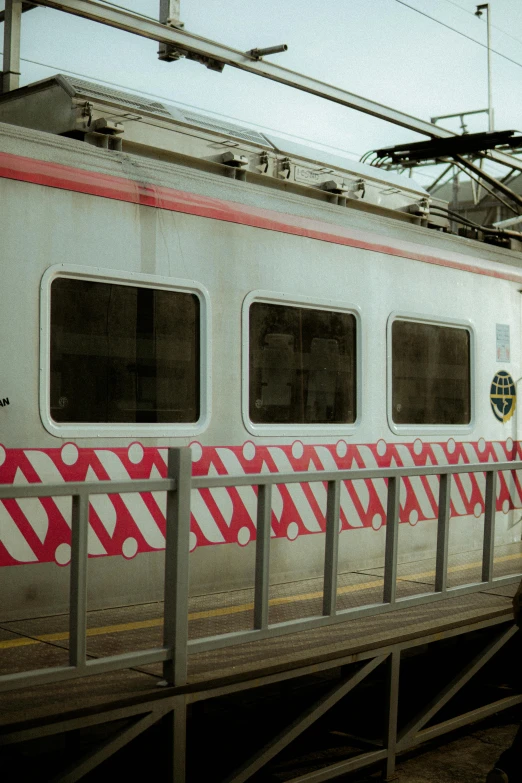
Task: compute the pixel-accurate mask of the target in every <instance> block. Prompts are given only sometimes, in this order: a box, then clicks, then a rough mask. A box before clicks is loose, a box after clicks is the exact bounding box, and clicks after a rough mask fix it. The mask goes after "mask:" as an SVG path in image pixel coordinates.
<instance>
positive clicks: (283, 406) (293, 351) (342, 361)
mask: <svg viewBox="0 0 522 783" xmlns="http://www.w3.org/2000/svg"><path fill="white" fill-rule="evenodd" d="M249 321H250V353H249V362H250V368H249V369H250V372H249V378H250V381H249V412H250V420H251V421H252V422H253V423H256V424H274V423H292V424H339V423H350V424H351V423H353V422H355V418H356V410H355V408H356V371H355V331H356V329H355V317H354V316H353V315H352V314H351V313H343V312H336V311H335V312H334V311H331V310H315V309H311V308H307V307H291V306H288V305H279V304H272V303H268V302H254V303H253V304H252V305H251V307H250V311H249Z"/></svg>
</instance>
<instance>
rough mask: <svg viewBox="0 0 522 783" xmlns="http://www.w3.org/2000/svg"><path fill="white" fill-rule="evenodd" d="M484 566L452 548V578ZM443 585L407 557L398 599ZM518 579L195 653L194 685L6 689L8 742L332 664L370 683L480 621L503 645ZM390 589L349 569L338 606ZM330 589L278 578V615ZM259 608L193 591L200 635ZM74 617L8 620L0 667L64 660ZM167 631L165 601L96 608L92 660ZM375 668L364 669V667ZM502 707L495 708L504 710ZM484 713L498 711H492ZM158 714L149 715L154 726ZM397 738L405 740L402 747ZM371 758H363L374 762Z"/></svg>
mask: <svg viewBox="0 0 522 783" xmlns="http://www.w3.org/2000/svg"><path fill="white" fill-rule="evenodd" d="M521 563H522V544H520V543H517V544H512V545H509V546H506V547H502V548H501V547H498V548H497V550H496V558H495V576H505V575H507V574H510V573H516V572H517V571H519V570H520V566H521ZM480 567H481V562H480V557H476V556H474V555H473V553H471V554H468V555H456V556H452V557H450V561H449V567H448V577H449V579H450V580H451V583H452V584H464V583H470V582H473V581H474V580H477V579H478V575H479V573H480ZM433 581H434V562H432V561H431V560H423V561H418V562H414V563H406V564H402V565H400V566H399V567H398V577H397V590H398V597H401V596H406V595H412V594H418V593H422V592H430V591H432V590H433ZM516 587H517V585H516V584H511V585H505V586H501V587H498V586H493V587H488V588H486V589H484V590H481V591H479V592H474V593H469V594H465V595H460V596H455V597H452V598H447V599H445V600H443V601H439V602H437V603H430V604H421V605H417V606H413V607H409V608H403V609H399V610H397V611H394V612H390V613H388V614H382V615H377V616H370V617H360V618H357V619H350V620H348V621H346V622H340V623H337V624H334V625H330V626H328V627H323V628H312V629H310V630H307V631H300V632H298V633H293V634H288V635H285V636H279V637H275V638H269V639H264V640H261V641H258V642H249V643H243V644H237V645H234V646H233V647H228V648H227V649H224V650H219V649H218V650H212V651H209V652H199V653H195V654H192V655H190V656H189V667H188V672H189V676H188V682H187V684H186V685H184V686H183V687H179V688H160V687H158V683H159V682H160V681H161V680H162V669H161V664H152V665H148V666H142V667H137V668H134V669H130V670H124V671H120V672H114V673H112V674H105V675H96V676H91V677H84V678H81V679H76V680H72V681H68V682H65V683H58V684H53V685H41V686H39V687H37V688H31V689H17V690H14V691H11V692H7V693H4V694H2V697H1V700H0V744H9V743H10V742H18V741H22V740H24V739H30V738H34V737H39V736H45V735H51V734H53V733H56V732H60V731H67V730H69V728H70V727H76V726H85V725H93V724H95V723H103V722H104V721H107V720H114V719H115V718H114V716H115V715H118V716H132V715H136V716H143V714H146V715H149V718H150V716H153V718H154V720H157V719H158V715H159V716H160V717H161V715H163V714H164V713H165V712H168V710H169V709H170V710H173V709H174V710H175V709H176V707H177V708H178V709H181V707H180V705H182V710H183V712H184V711H185V710H186V708H187V706H188V705H189V704H191V703H194V702H196V701H201V700H205V699H210V698H214V697H216V696H220V695H223V694H230V693H233V692H237V691H248V690H249V689H252V688H258V687H260V686H262V685H264V684H270V683H275V682H281V681H283V680H291V679H294V678H297V677H303V676H306V675H310V674H312V673H317V672H321V671H327V670H329V669H333V668H334V667H345V668H346V667H348V670H350V667H352V669H354V671H355V673H356V679H357V676H358V677H359V680H357V681H360V680H361V679H362V678H363V677H364V676H366V673H368V672H370V671H371V669H372V667H373V668H375V667H376V666H378V665H380V663H382V662H383V661H385V660H388V662H389V663H390V665H391V660H392V658H394V657H395V658H396V659H397V661H398V662H399V663H398V665H399V666H400V655H401V652H402V651H404V650H410V649H412V648H414V647H416V646H420V645H428V644H430V643H434V642H436V641H437V640H442V639H448V638H450V637H452V636H455V637H456V636H460V635H463V634H466V633H469V632H472V631H478V630H481V629H488V628H490V629H492V631H494V630H495V627H496V626H498V629H499V631H501V636H502V638H503V641H501V643H500V647H501V646H502V644H503V643H504V641H506V640H507V639H509V638H510V637H511V636H512V635H513V633H514V628H513V622H512V609H511V599H512V595H513V594H514V592H515V590H516ZM382 589H383V569H382V568H375V569H368V570H365V571H362V572H351V573H346V574H342V575H339V579H338V600H339V604H340V607H341V608H345V607H348V606H360V605H362V604H368V603H372V602H373V601H379V600H382ZM321 596H322V579H310V580H306V581H301V582H292V583H288V584H284V585H274V586H272V587H271V595H270V621H271V622H277V621H278V620H280V619H289V618H298V617H304V616H308V615H313V614H315V613H317V612H320V606H321ZM252 611H253V603H252V591H251V590H240V591H234V592H229V593H221V594H216V595H212V596H200V597H195V598H192V599H191V604H190V615H189V630H190V636H191V638H197V637H202V636H207V635H209V634H219V633H226V632H230V631H231V630H237V629H240V628H243V627H248V625H249V624H251V621H252ZM67 623H68V618H67V615H59V616H55V617H46V618H39V619H30V620H25V621H23V620H20V621H13V622H8V623H2V624H1V625H0V674H4V673H8V672H14V671H24V670H25V671H27V670H31V669H37V668H40V667H43V666H59V665H66V664H67V661H68V644H69V640H68V631H67V627H68V626H67ZM162 630H163V629H162V605H161V604H159V603H154V604H144V605H139V606H132V607H125V608H118V609H107V610H103V611H93V612H89V615H88V631H87V641H88V648H87V652H88V656H89V657H98V656H102V655H112V654H118V653H123V652H129V651H135V650H141V649H146V648H149V647H152V646H156V645H160V644H161V640H162ZM504 637H505V638H504ZM497 646H498V643H497ZM500 647H499V649H500ZM492 649H493V648H492ZM485 654H486V659H485V660H487V659H489V658H488V657H487V656H489V657H491V655H492V654H494V651H493V652H487V651H486V653H485ZM365 666H366V669H365V670H364V672H363V673H362V674H359V675H357V672H359V673H360V672H361V671H362V670H363V669H364V667H365ZM361 667H362V668H361ZM396 676H397V677H398V669H397V672H396ZM469 676H472V675H469ZM466 677H468V675H466ZM349 679H350V678H349ZM352 679H353V678H352ZM468 679H469V677H468ZM390 683H392V680H390ZM355 684H357V682H355ZM354 687H355V686H354ZM396 687H397V688H398V683H397V684H396ZM349 689H350V687H348V690H349ZM339 698H340V697H339ZM519 700H520V699H519V697H513V696H512V697H510V699H508V702H509V703H507V702H506V705H505V706H512V705H513V704H514V703H518V701H519ZM503 706H504V705H497V707H496V709H501V708H502V707H503ZM493 709H495V708H493ZM155 713H157V714H156V715H155V716H154V714H155ZM486 714H491V709H490V711H489V713H487V711H486ZM153 718H150V722H154V720H153ZM141 720H143V717H141ZM417 733H418V732H417ZM397 742H398V739H397V738H396V739H395V743H396V745H397ZM403 744H404V743H403ZM397 749H398V747H397V748H395V750H394V753H395V752H396V751H397ZM387 752H388V749H387V748H386V744H385V745H384V746H383V750H380V751H374V752H373V757H372V754H371V753H370V754H363V756H364V755H366V756H367V757H368V758H367V759H366V763H372V758H373V760H374V761H378V760H379V759H383V760H384V759H385V758H386V754H387ZM375 753H377V756H375ZM379 754H380V756H379ZM269 755H270V754H269ZM363 756H362V757H360V758H362V762H361V763H360V764H359V766H363V765H364V762H365V759H364V758H363ZM354 763H355V762H353V760H352V767H350V766H348V767H346V771H350V769H351V768H353V769H355V768H357V766H353V764H354ZM256 768H257V767H256ZM325 774H326V773H325ZM336 774H339V773H336ZM332 776H333V773H332ZM178 777H179V775H178ZM77 779H80V778H79V777H78V776H76V777H74V775H73V776H72V777H70V776H69V777H64V778H63V780H77ZM236 779H237V781H240V780H248V779H249V778H248V776H247V777H244V775H243V777H241V776H240V777H237V778H230V780H234V781H235V780H236ZM321 779H322V780H327V779H329V778H328V777H322V778H321ZM57 780H62V778H57ZM304 780H308V778H303V781H304ZM310 780H314V778H310Z"/></svg>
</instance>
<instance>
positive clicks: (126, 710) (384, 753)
mask: <svg viewBox="0 0 522 783" xmlns="http://www.w3.org/2000/svg"><path fill="white" fill-rule="evenodd" d="M478 631H487V632H488V634H489V638H488V640H487V641H486V643H485V644H484V646H483V648H482V649H481V650H480V652H479V653H478V654H477V655H476V656H475V658H474V659H473V660H472V661H471V662H468V663H466V665H465V666H464V667H463V668H462V670H461V671H459V672H457V674H456V675H455V676H454V677H453V679H452V680H451V681H450V682H449V684H447V685H445V686H444V687H443V688H442V689H441V690H440V692H439V693H438V694H437V695H436V696H435V697H434V698H431V699H430V701H429V702H428V703H427V704H426V705H425V706H424V707H423V708H422V709H421V710H420V712H418V713H417V714H414V715H412V716H409V717H408V718H407V719H406V720H404V719H402V721H401V723H402V725H399V721H398V715H399V704H400V702H401V671H402V666H403V663H402V661H403V657H404V654H405V653H406V654H407V653H408V652H410V651H412V650H413V649H414V648H415V647H419V646H424V645H430V644H434V643H437V642H441V641H443V640H447V639H450V638H452V637H453V638H456V637H459V638H460V639H461V640H463V641H466V636H467V634H470V633H473V634H476V633H477V632H478ZM516 633H517V628H516V626H514V625H513V623H512V622H506V619H505V618H504V619H503V620H502V618H496V619H490V620H487V621H481V622H474V623H472V624H470V625H467V626H465V627H461V628H453V629H448V630H447V631H446V632H438V633H432V634H426V635H424V636H422V635H421V636H417V637H416V638H414V639H411V640H410V641H404V642H401V643H399V644H389V645H386V646H384V647H381V648H378V649H373V650H368V651H366V652H364V653H360V654H358V655H357V656H349V655H348V656H346V655H344V656H343V655H337V656H335V657H333V658H331V659H329V660H325V661H322V662H320V663H318V664H316V665H311V666H310V665H308V666H301V667H297V668H289V669H286V670H282V671H278V672H275V673H274V674H268V675H265V676H256V673H255V672H252V677H251V678H249V677H248V676H245V677H243V679H242V680H241V681H240V682H230V683H228V684H227V683H214V684H212V683H209V687H205V684H204V683H200V684H199V685H198V686H197V687H194V686H191V685H190V684H189V685H187V686H185V687H184V688H171V687H166V688H161V689H159V688H158V689H157V692H156V693H154V694H153V696H152V697H151V696H150V695H149V696H148V697H146V698H143V697H141V699H140V698H139V697H136V698H134V699H128V700H127V703H120V704H114V703H113V704H106V705H103V706H102V707H100V708H99V709H98V710H94V711H93V710H92V709H89V710H83V711H82V710H78V711H76V712H73V713H70V714H68V715H63V716H60V717H56V719H53V717H52V715H50V716H49V719H48V720H47V721H45V722H42V723H40V725H27V726H24V725H20V724H18V726H12V727H11V728H9V727H7V726H6V727H4V730H3V731H2V732H0V746H4V747H5V746H7V745H13V744H16V743H24V742H27V741H30V740H34V739H39V738H40V739H41V738H44V737H47V738H48V737H50V736H52V735H60V734H66V733H68V732H71V731H75V730H77V729H87V728H89V727H93V726H100V725H106V726H107V731H108V737H107V738H106V739H104V740H103V741H102V742H100V743H99V744H98V745H97V746H96V747H95V748H94V749H92V750H91V751H90V753H87V754H85V755H84V756H82V757H81V758H80V759H79V760H78V761H77V762H76V763H75V764H74V765H72V766H70V767H68V768H67V769H65V770H63V771H61V772H60V773H59V774H58V775H56V777H55V778H54V779H53V781H52V783H73V782H74V781H78V780H81V778H82V777H84V776H85V775H86V774H88V773H89V772H92V770H94V769H96V768H98V767H99V766H100V765H101V764H102V763H103V762H105V761H107V760H108V759H109V758H110V757H111V756H112V755H113V754H114V753H115V752H116V751H118V750H120V749H121V748H123V747H124V746H125V745H127V744H128V743H130V742H131V741H132V740H133V739H135V738H136V737H138V736H139V735H140V734H143V732H145V731H146V730H147V729H149V728H151V727H153V726H155V725H157V724H158V723H159V722H160V721H161V722H162V723H163V725H164V729H165V737H166V741H165V742H164V743H162V745H161V747H162V753H163V754H164V757H163V769H164V770H166V772H165V776H164V777H161V778H158V779H159V780H163V779H164V780H166V781H167V780H168V781H172V780H174V781H176V783H184V782H185V781H187V783H194V781H195V778H194V777H193V776H191V774H190V770H189V772H188V773H187V770H186V734H187V708H188V707H189V706H190V705H193V704H196V703H200V702H204V701H209V700H212V699H216V698H218V697H223V696H230V695H231V694H234V693H238V692H243V693H245V694H246V695H248V697H249V698H251V697H252V696H253V695H254V693H255V691H256V690H257V689H258V688H261V687H262V686H267V685H269V686H271V685H274V684H275V683H283V682H285V681H286V682H287V683H293V684H294V685H295V684H297V683H302V682H303V678H306V676H307V675H310V674H315V673H318V672H323V673H325V672H328V671H329V670H330V671H331V672H332V674H334V671H333V670H338V669H339V670H340V671H341V676H340V679H338V681H337V682H336V683H335V685H334V686H333V687H331V686H330V687H329V689H328V690H327V691H326V692H325V693H323V694H322V695H321V696H320V697H319V698H315V699H313V700H312V702H311V703H310V704H309V706H308V707H307V708H305V709H303V710H301V711H300V712H299V714H298V715H297V717H295V718H294V719H293V720H291V721H290V722H289V723H288V725H287V726H286V727H285V728H283V729H282V730H279V731H278V732H276V733H275V734H274V736H273V737H272V739H270V740H268V741H266V739H265V741H264V744H263V746H262V747H261V748H258V749H257V750H256V752H255V753H254V754H253V755H252V756H251V757H250V758H248V759H246V760H245V761H244V762H242V763H241V764H240V766H239V767H237V768H236V769H235V770H233V771H229V772H228V773H227V774H226V775H225V776H224V777H223V776H222V775H220V776H219V777H216V778H215V780H216V781H218V780H220V781H222V783H245V782H246V781H248V780H250V779H251V778H252V776H254V775H255V774H256V773H258V772H259V771H260V770H262V769H263V768H264V767H265V766H266V765H267V764H268V763H269V762H271V761H272V760H273V759H274V758H275V757H276V756H277V754H279V753H280V752H281V751H282V750H284V749H285V748H286V747H287V746H288V745H289V744H290V743H291V742H293V741H294V740H295V739H296V738H298V737H299V736H300V735H301V734H302V733H303V732H304V731H305V730H306V729H308V728H310V727H311V726H313V725H314V724H316V722H317V721H318V720H320V719H321V718H322V717H323V716H324V715H325V714H326V713H327V712H328V711H330V710H332V709H333V708H334V707H335V706H336V705H338V704H339V703H340V701H341V699H344V698H346V697H348V696H349V695H350V694H351V693H352V692H353V691H354V690H355V689H356V688H357V686H358V685H360V684H361V683H362V682H363V681H366V680H367V679H368V678H370V677H371V675H372V674H373V673H374V672H375V671H376V670H377V669H378V668H379V667H381V666H384V667H386V672H385V677H384V687H385V689H386V693H385V700H384V703H385V704H386V705H387V706H386V714H385V715H384V718H385V720H384V726H383V737H382V742H380V743H376V742H374V741H372V740H365V739H364V738H359V740H360V746H361V747H362V748H363V751H362V752H361V753H359V754H357V755H355V756H351V757H349V758H346V759H343V760H340V761H339V760H337V761H336V762H335V763H334V764H327V765H326V766H324V767H322V768H320V769H317V768H315V769H314V770H313V771H308V772H305V773H304V774H299V775H298V776H297V777H293V778H292V779H291V780H292V783H320V781H327V780H331V779H333V778H336V777H338V776H339V775H341V774H347V773H349V772H354V771H356V770H359V769H363V768H366V767H370V766H376V765H378V766H380V767H381V770H382V774H383V778H384V779H386V780H389V781H391V780H395V779H397V778H396V775H395V764H396V758H397V755H398V754H400V753H402V752H404V751H406V750H409V749H411V748H413V747H415V746H417V745H419V744H420V743H422V742H425V741H427V740H429V739H433V738H435V737H438V736H440V735H442V734H444V733H446V732H449V731H452V730H454V729H456V728H461V727H462V726H465V725H467V724H470V723H474V722H476V721H478V720H481V719H483V718H486V717H488V716H490V715H492V714H494V713H496V712H499V711H501V710H504V709H507V708H510V707H513V706H516V705H518V704H521V703H522V695H518V694H514V695H511V696H509V697H507V698H503V699H500V700H496V701H493V702H491V703H488V704H485V705H482V706H479V707H475V708H474V709H472V710H468V711H466V712H463V713H462V714H458V715H454V716H452V717H451V718H450V719H446V720H444V721H441V722H440V723H436V724H432V725H430V726H427V724H428V723H429V722H430V721H432V720H433V718H434V717H435V715H436V714H437V713H438V712H439V711H440V710H441V709H442V708H443V707H444V706H445V705H446V704H447V703H448V702H449V701H450V699H452V698H453V697H454V696H455V695H456V694H457V693H459V691H460V690H461V689H462V688H463V687H464V685H466V683H468V682H469V681H470V680H471V679H472V678H473V677H474V676H475V675H476V674H477V673H478V672H479V671H480V670H481V669H482V667H483V666H484V665H485V664H486V663H488V662H489V661H490V660H491V659H492V658H493V657H494V656H495V655H496V654H497V653H499V652H500V651H501V650H502V649H503V648H504V645H505V644H506V643H507V642H509V641H510V640H511V639H512V638H513V637H514V635H515V634H516ZM491 636H493V638H491ZM474 644H475V641H474ZM340 667H343V668H340ZM336 676H337V675H336ZM237 709H240V707H238V705H237V702H236V705H235V710H237ZM117 721H120V722H121V721H126V723H125V725H123V726H119V727H117V729H116V730H112V731H111V730H110V725H111V724H115V722H117Z"/></svg>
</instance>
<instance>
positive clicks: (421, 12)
mask: <svg viewBox="0 0 522 783" xmlns="http://www.w3.org/2000/svg"><path fill="white" fill-rule="evenodd" d="M394 2H395V3H399V5H403V6H405V7H406V8H409V9H410V11H415V13H417V14H420V15H421V16H425V17H426V19H431V21H432V22H436V23H437V24H440V25H442V27H445V28H446V29H447V30H451V31H452V32H453V33H456V34H457V35H460V36H462V37H463V38H467V39H468V41H472V42H473V43H475V44H477V45H478V46H481V47H482V48H483V49H487V48H488V47H487V44H485V43H482V41H477V39H476V38H473V36H471V35H467V34H466V33H463V32H462V31H461V30H457V29H456V28H455V27H452V26H451V25H449V24H446V22H443V21H442V20H441V19H437V17H436V16H430V14H427V13H425V12H424V11H421V10H420V9H419V8H415V6H413V5H410V4H409V3H406V2H405V0H394ZM489 50H490V51H491V52H492V53H493V54H496V55H498V57H502V58H503V59H504V60H507V61H508V62H510V63H513V65H518V67H519V68H522V63H519V62H518V61H517V60H513V59H512V58H511V57H508V56H507V54H502V52H499V51H498V50H497V49H492V48H491V47H489Z"/></svg>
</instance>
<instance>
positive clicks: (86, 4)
mask: <svg viewBox="0 0 522 783" xmlns="http://www.w3.org/2000/svg"><path fill="white" fill-rule="evenodd" d="M36 5H39V6H45V7H47V8H54V9H56V10H58V11H66V12H67V13H70V14H74V15H75V16H80V17H82V18H84V19H91V20H92V21H94V22H101V23H102V24H106V25H109V26H110V27H115V28H117V29H119V30H125V31H126V32H128V33H133V34H134V35H139V36H142V37H143V38H149V39H151V40H153V41H158V42H159V43H160V44H166V45H168V46H170V47H172V48H173V49H176V50H178V51H179V52H182V53H185V52H186V53H188V56H189V57H190V59H196V60H198V61H200V62H203V63H204V64H206V65H208V66H209V67H215V69H216V70H221V68H222V66H224V65H230V66H232V67H233V68H239V69H240V70H242V71H247V72H248V73H253V74H256V75H258V76H263V77H264V78H266V79H271V80H272V81H275V82H278V83H279V84H285V85H287V86H288V87H294V88H296V89H298V90H302V91H303V92H307V93H310V94H311V95H316V96H318V97H319V98H325V99H326V100H329V101H333V102H334V103H339V104H340V105H341V106H346V107H347V108H349V109H356V110H358V111H361V112H363V113H365V114H370V115H372V116H373V117H378V118H379V119H381V120H385V121H386V122H391V123H393V124H395V125H400V126H401V127H403V128H408V129H409V130H411V131H414V132H415V133H420V134H422V135H423V136H430V137H432V138H436V139H443V138H449V137H451V136H455V135H456V134H455V133H453V132H452V131H449V130H446V129H445V128H440V127H439V126H437V125H434V124H433V123H430V122H425V121H424V120H421V119H419V118H417V117H412V116H410V115H409V114H405V113H404V112H400V111H396V110H395V109H392V108H390V107H388V106H384V105H382V104H380V103H376V102H375V101H370V100H368V99H367V98H362V97H361V96H360V95H355V94H353V93H350V92H347V91H346V90H342V89H341V88H339V87H334V86H333V85H330V84H327V83H325V82H322V81H319V80H318V79H313V78H311V77H309V76H304V75H303V74H300V73H297V72H295V71H291V70H289V69H288V68H282V67H281V66H280V65H276V64H274V63H272V62H267V61H265V60H262V59H257V58H256V57H255V56H253V55H252V54H248V53H246V52H241V51H238V50H237V49H232V48H231V47H229V46H226V45H224V44H220V43H216V42H215V41H210V40H208V39H206V38H202V37H201V36H198V35H194V34H193V33H189V32H188V31H187V30H182V29H179V28H175V27H170V26H167V25H166V24H160V22H155V21H153V20H151V19H147V18H146V17H143V16H140V15H139V14H134V13H132V12H131V11H126V10H123V9H120V8H115V7H114V6H108V5H104V4H102V3H100V2H97V0H36Z"/></svg>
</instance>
